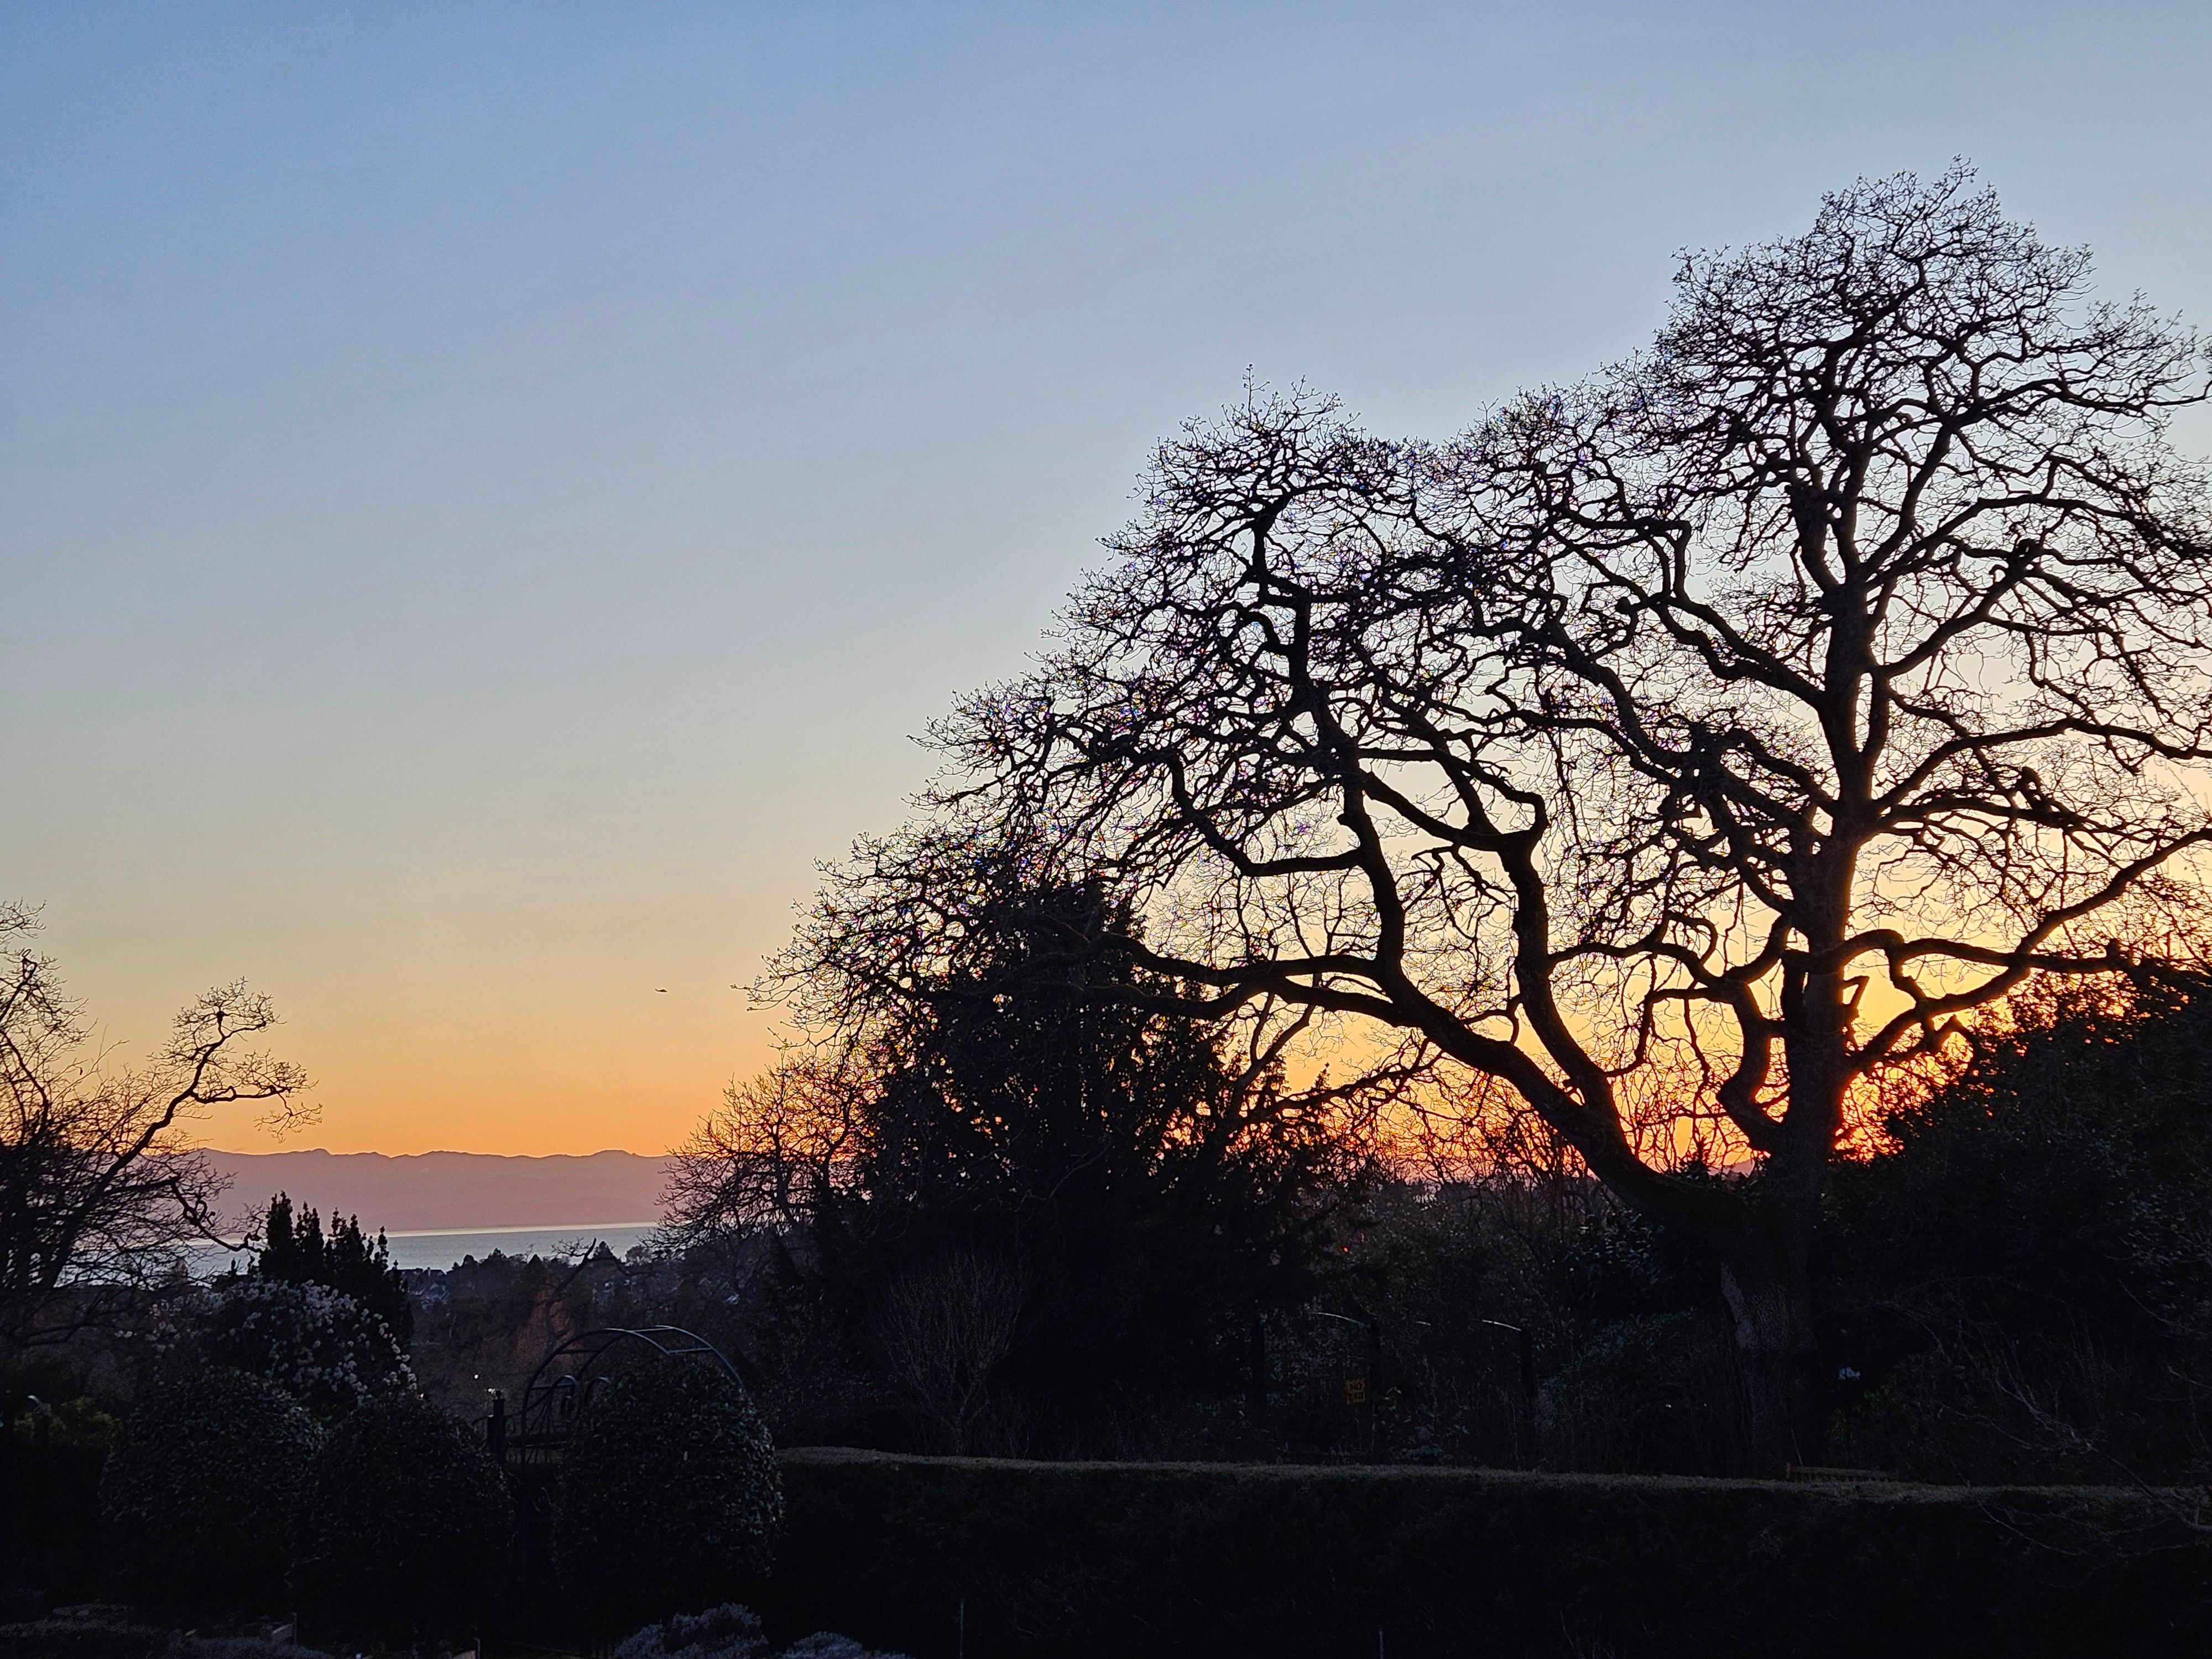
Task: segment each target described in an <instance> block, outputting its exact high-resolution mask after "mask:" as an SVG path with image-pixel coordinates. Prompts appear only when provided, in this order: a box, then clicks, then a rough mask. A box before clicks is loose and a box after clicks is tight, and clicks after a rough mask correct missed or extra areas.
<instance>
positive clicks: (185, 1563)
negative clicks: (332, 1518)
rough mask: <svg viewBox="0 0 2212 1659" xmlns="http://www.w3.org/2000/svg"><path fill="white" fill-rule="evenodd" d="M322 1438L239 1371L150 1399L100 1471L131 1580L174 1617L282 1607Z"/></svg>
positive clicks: (115, 1546)
mask: <svg viewBox="0 0 2212 1659" xmlns="http://www.w3.org/2000/svg"><path fill="white" fill-rule="evenodd" d="M317 1440H318V1433H317V1431H316V1428H315V1424H314V1420H313V1419H312V1418H310V1417H309V1416H308V1415H307V1413H306V1412H305V1411H303V1410H302V1409H301V1407H300V1406H299V1404H298V1403H297V1402H296V1401H294V1400H292V1399H291V1398H290V1397H289V1395H286V1394H285V1393H284V1392H283V1390H282V1389H277V1388H276V1387H275V1386H274V1385H272V1384H270V1383H267V1382H264V1381H263V1380H262V1379H261V1378H259V1377H253V1376H246V1375H245V1374H244V1373H243V1372H240V1371H234V1370H216V1371H210V1372H207V1373H205V1374H204V1375H202V1376H196V1377H191V1378H189V1379H187V1380H185V1381H184V1382H181V1383H173V1384H172V1385H170V1386H169V1387H167V1388H165V1389H160V1390H158V1391H157V1392H155V1393H154V1394H152V1395H149V1396H148V1397H147V1398H146V1399H145V1400H144V1401H142V1402H140V1404H139V1406H138V1407H137V1409H136V1410H134V1411H133V1412H132V1413H131V1414H130V1415H129V1416H128V1417H126V1418H125V1419H124V1422H123V1428H122V1431H121V1433H120V1434H119V1436H118V1437H117V1440H116V1445H115V1449H114V1450H113V1451H112V1452H111V1453H110V1454H109V1455H108V1458H107V1462H106V1467H105V1468H103V1469H102V1470H101V1472H100V1516H101V1520H102V1522H104V1524H105V1527H106V1531H107V1534H108V1538H109V1540H110V1549H111V1553H112V1559H113V1560H114V1562H115V1563H116V1567H117V1571H118V1577H120V1578H121V1580H122V1582H123V1584H124V1586H125V1588H126V1589H128V1590H129V1591H130V1593H131V1595H134V1596H136V1597H137V1598H138V1599H139V1600H141V1601H143V1602H145V1603H146V1604H147V1605H149V1606H150V1607H157V1608H160V1609H161V1610H163V1611H167V1612H174V1613H233V1612H260V1611H265V1610H268V1609H270V1608H273V1607H277V1606H279V1605H280V1604H281V1603H282V1601H283V1599H284V1589H285V1577H284V1575H285V1565H286V1562H287V1559H288V1557H289V1553H290V1549H291V1543H292V1528H293V1520H294V1517H295V1515H296V1514H297V1513H298V1510H299V1506H300V1500H301V1497H302V1495H303V1494H304V1492H305V1491H306V1487H307V1471H308V1467H309V1464H310V1463H311V1462H312V1461H313V1457H314V1455H315V1448H316V1443H317Z"/></svg>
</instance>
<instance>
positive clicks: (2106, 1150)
mask: <svg viewBox="0 0 2212 1659" xmlns="http://www.w3.org/2000/svg"><path fill="white" fill-rule="evenodd" d="M2011 1013H2012V1017H2011V1018H2009V1019H2008V1021H2006V1022H2005V1023H2003V1024H2000V1025H1996V1026H1993V1027H1992V1028H1990V1029H1989V1030H1984V1031H1983V1032H1981V1033H1979V1034H1978V1036H1977V1039H1976V1042H1975V1044H1974V1053H1973V1054H1972V1058H1971V1059H1970V1060H1966V1062H1964V1063H1963V1064H1961V1065H1960V1066H1959V1067H1958V1068H1957V1069H1956V1070H1955V1071H1954V1072H1953V1073H1951V1074H1950V1075H1948V1077H1946V1078H1945V1079H1943V1080H1942V1082H1941V1083H1940V1084H1939V1085H1937V1086H1936V1087H1935V1088H1933V1089H1932V1090H1929V1091H1926V1092H1924V1093H1915V1094H1913V1095H1911V1096H1908V1097H1905V1098H1904V1099H1902V1100H1900V1101H1899V1102H1897V1103H1895V1104H1894V1105H1893V1107H1892V1108H1891V1109H1889V1110H1888V1111H1887V1113H1886V1114H1885V1115H1884V1117H1883V1120H1882V1128H1883V1132H1884V1135H1885V1138H1886V1140H1887V1147H1886V1149H1885V1151H1884V1152H1883V1153H1882V1154H1881V1156H1879V1157H1876V1158H1872V1159H1870V1160H1868V1161H1865V1162H1863V1163H1861V1164H1855V1165H1852V1166H1850V1167H1847V1168H1846V1169H1845V1170H1843V1171H1842V1172H1841V1173H1840V1176H1839V1179H1838V1182H1837V1186H1836V1189H1835V1192H1834V1194H1833V1195H1832V1200H1831V1203H1830V1206H1829V1209H1830V1212H1829V1216H1828V1221H1827V1226H1826V1231H1825V1235H1824V1240H1823V1245H1824V1256H1825V1261H1824V1263H1823V1265H1824V1267H1825V1269H1826V1302H1827V1306H1828V1310H1829V1315H1830V1321H1831V1328H1832V1332H1833V1333H1834V1339H1833V1340H1834V1344H1835V1346H1836V1348H1837V1352H1838V1363H1839V1365H1848V1366H1850V1368H1851V1369H1853V1370H1857V1372H1859V1373H1860V1376H1859V1378H1858V1379H1857V1386H1856V1387H1853V1388H1850V1389H1846V1390H1845V1391H1844V1403H1845V1406H1846V1409H1845V1410H1844V1413H1843V1414H1842V1416H1841V1418H1840V1419H1839V1424H1838V1427H1839V1434H1840V1441H1839V1443H1840V1444H1842V1445H1843V1446H1844V1448H1845V1449H1847V1450H1848V1452H1849V1454H1850V1455H1852V1456H1854V1457H1857V1458H1863V1459H1865V1460H1866V1461H1869V1462H1875V1463H1878V1464H1880V1465H1881V1466H1882V1467H1885V1468H1899V1469H1902V1470H1905V1471H1909V1472H1911V1473H1912V1474H1918V1475H1922V1476H1924V1477H1926V1478H1929V1479H1974V1480H1995V1479H2014V1480H2099V1481H2123V1482H2124V1481H2130V1480H2138V1479H2142V1480H2159V1481H2172V1480H2203V1479H2204V1478H2205V1477H2206V1475H2207V1474H2212V1442H2208V1439H2207V1437H2206V1433H2205V1431H2204V1429H2203V1417H2204V1412H2205V1407H2206V1405H2207V1403H2208V1401H2207V1395H2206V1389H2207V1386H2208V1385H2207V1383H2206V1380H2205V1379H2206V1378H2207V1376H2212V1370H2208V1362H2212V1228H2208V1225H2207V1220H2206V1218H2207V1217H2208V1216H2212V1074H2208V1073H2207V1070H2206V1067H2205V1063H2204V1057H2205V1055H2206V1054H2207V1053H2208V1052H2212V996H2208V995H2207V994H2205V992H2204V990H2203V988H2202V987H2190V986H2185V985H2183V984H2181V983H2178V982H2176V981H2170V980H2169V981H2163V982H2160V981H2152V982H2149V983H2147V984H2145V985H2143V986H2141V987H2134V988H2131V989H2129V990H2126V991H2124V992H2123V993H2120V994H2087V993H2074V994H2063V995H2060V994H2051V995H2043V996H2038V997H2035V998H2033V999H2030V1000H2026V1001H2023V1002H2022V1003H2021V1004H2020V1005H2019V1006H2016V1007H2015V1009H2014V1010H2012V1011H2011Z"/></svg>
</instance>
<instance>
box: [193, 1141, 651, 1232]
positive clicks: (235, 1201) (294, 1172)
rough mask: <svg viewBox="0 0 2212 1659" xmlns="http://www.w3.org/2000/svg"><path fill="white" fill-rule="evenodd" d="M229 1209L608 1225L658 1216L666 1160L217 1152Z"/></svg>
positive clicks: (442, 1223) (404, 1222)
mask: <svg viewBox="0 0 2212 1659" xmlns="http://www.w3.org/2000/svg"><path fill="white" fill-rule="evenodd" d="M207 1156H208V1158H209V1160H210V1162H211V1163H212V1164H214V1165H215V1166H216V1169H218V1170H221V1171H222V1173H223V1174H225V1175H226V1176H229V1177H230V1180H231V1188H230V1194H229V1200H230V1201H229V1208H230V1209H231V1210H232V1211H233V1212H234V1213H236V1214H238V1215H240V1216H241V1217H242V1216H245V1215H246V1214H248V1213H252V1214H258V1213H259V1212H260V1210H261V1208H262V1206H264V1205H265V1204H266V1203H267V1202H268V1200H269V1199H270V1196H271V1195H272V1194H276V1193H279V1192H283V1193H289V1194H291V1195H292V1201H293V1202H294V1203H295V1205H299V1206H307V1205H313V1206H314V1207H315V1208H316V1209H318V1210H319V1211H321V1212H323V1213H324V1214H325V1215H326V1216H327V1215H331V1214H333V1213H336V1214H341V1215H358V1216H359V1217H360V1218H361V1220H362V1225H363V1226H365V1227H368V1228H369V1229H371V1230H372V1231H374V1230H375V1229H377V1228H382V1229H384V1230H385V1231H387V1232H423V1231H465V1230H476V1229H482V1228H488V1227H561V1226H570V1225H574V1226H592V1225H612V1224H615V1223H619V1222H635V1221H651V1220H654V1219H656V1218H658V1217H659V1214H660V1194H661V1188H662V1187H663V1186H664V1185H665V1182H666V1180H667V1170H668V1164H669V1160H668V1159H666V1158H646V1157H641V1156H640V1155H639V1154H638V1153H635V1152H593V1153H592V1154H590V1155H589V1156H588V1157H580V1158H577V1157H557V1158H505V1157H499V1156H495V1155H494V1154H491V1153H487V1152H419V1153H414V1154H410V1155H407V1156H404V1157H392V1156H388V1155H387V1154H386V1153H383V1152H323V1151H321V1150H319V1149H318V1150H316V1151H313V1152H210V1153H208V1154H207Z"/></svg>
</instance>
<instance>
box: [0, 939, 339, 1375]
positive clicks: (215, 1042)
mask: <svg viewBox="0 0 2212 1659" xmlns="http://www.w3.org/2000/svg"><path fill="white" fill-rule="evenodd" d="M36 928H37V916H36V915H35V914H34V913H33V912H32V911H30V910H28V909H27V908H23V907H22V906H20V905H11V906H6V907H0V976H4V982H0V1349H7V1348H22V1347H27V1346H40V1345H44V1344H48V1343H52V1342H58V1341H63V1340H67V1338H68V1337H69V1336H70V1334H73V1333H74V1332H76V1331H77V1330H80V1329H82V1328H85V1327H86V1326H88V1325H91V1324H95V1323H98V1322H102V1321H104V1320H106V1319H107V1318H109V1317H111V1316H113V1315H114V1314H116V1313H117V1312H118V1311H119V1310H121V1309H123V1308H125V1307H126V1306H128V1305H130V1304H131V1302H132V1301H133V1300H134V1299H135V1297H137V1293H138V1292H140V1291H143V1289H144V1288H145V1287H146V1286H147V1285H150V1284H153V1283H155V1282H157V1281H159V1280H160V1279H163V1278H165V1277H167V1276H168V1275H169V1274H170V1273H173V1271H174V1270H175V1268H176V1267H177V1265H178V1263H179V1260H180V1252H181V1249H182V1248H183V1247H184V1246H185V1245H188V1244H190V1243H193V1242H196V1241H207V1242H213V1243H221V1242H227V1241H224V1240H223V1239H222V1231H221V1226H220V1218H219V1217H218V1216H217V1214H216V1208H215V1205H216V1200H217V1199H218V1198H219V1197H220V1196H221V1194H222V1180H221V1179H220V1177H218V1176H216V1174H215V1173H214V1171H213V1170H210V1168H209V1167H208V1165H207V1164H206V1162H205V1161H204V1159H203V1158H199V1157H198V1156H197V1155H196V1154H195V1153H194V1152H192V1151H191V1148H190V1146H189V1145H188V1144H187V1141H186V1139H185V1135H186V1131H187V1128H188V1126H189V1125H190V1123H191V1121H192V1120H193V1119H195V1118H196V1117H197V1116H198V1115H200V1114H201V1113H203V1112H204V1110H205V1109H207V1108H209V1107H210V1106H216V1105H224V1104H229V1103H235V1102H240V1101H256V1102H259V1103H263V1104H264V1106H265V1107H266V1109H267V1111H266V1115H264V1119H263V1121H264V1123H266V1124H274V1125H277V1126H289V1125H293V1124H297V1123H301V1122H304V1121H308V1118H309V1116H310V1114H309V1112H308V1110H307V1107H306V1106H305V1105H304V1103H302V1101H301V1096H302V1095H303V1094H304V1092H305V1091H306V1090H307V1086H308V1085H307V1078H306V1077H305V1075H304V1074H302V1073H301V1071H300V1069H299V1067H298V1066H294V1065H291V1064H290V1063H289V1062H287V1061H284V1060H276V1059H273V1058H271V1057H270V1056H269V1055H267V1054H263V1053H260V1052H258V1050H256V1049H254V1048H252V1042H253V1039H254V1038H255V1037H257V1036H259V1035H260V1034H261V1033H262V1032H264V1031H266V1030H269V1029H270V1027H271V1026H273V1025H274V1024H276V1013H275V1012H274V1010H273V1009H272V1008H271V1007H270V1004H269V1000H268V999H267V998H265V997H263V996H259V995H257V994H253V993H251V992H249V991H247V990H246V987H244V986H243V985H229V986H224V987H219V988H217V989H216V990H212V991H210V992H208V993H206V994H204V995H203V996H201V997H200V998H199V999H198V1000H196V1001H194V1002H193V1003H191V1005H190V1006H187V1007H186V1008H185V1010H184V1011H183V1012H180V1013H179V1015H178V1016H177V1018H176V1020H175V1023H174V1024H173V1028H172V1030H171V1035H170V1038H169V1041H168V1042H167V1045H166V1046H165V1047H163V1048H161V1051H160V1052H159V1053H158V1054H155V1057H154V1058H153V1060H151V1061H150V1062H149V1063H148V1064H147V1065H145V1066H141V1067H137V1068H135V1069H131V1068H121V1067H118V1066H114V1065H113V1064H112V1063H111V1062H112V1055H111V1054H110V1053H109V1052H108V1051H106V1050H105V1049H103V1048H101V1047H100V1046H99V1045H98V1044H97V1043H96V1042H94V1039H93V1036H92V1034H91V1030H90V1028H89V1026H88V1024H87V1023H86V1020H85V1016H84V1011H83V1008H82V1005H81V1004H79V1003H78V1002H76V1001H75V1000H72V999H71V998H70V997H69V996H68V995H67V994H65V993H64V991H63V989H62V987H61V984H60V981H58V979H57V977H56V976H55V974H54V970H53V963H52V959H51V958H50V957H45V956H41V955H40V954H39V953H38V952H36V951H33V950H32V949H31V948H30V939H31V937H32V935H33V933H35V931H36Z"/></svg>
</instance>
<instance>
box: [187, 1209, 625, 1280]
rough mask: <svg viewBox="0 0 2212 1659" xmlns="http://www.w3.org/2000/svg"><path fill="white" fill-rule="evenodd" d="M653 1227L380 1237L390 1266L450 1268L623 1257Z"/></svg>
mask: <svg viewBox="0 0 2212 1659" xmlns="http://www.w3.org/2000/svg"><path fill="white" fill-rule="evenodd" d="M659 1225H660V1224H659V1223H658V1222H654V1221H618V1222H605V1223H601V1224H600V1225H597V1226H588V1225H576V1226H572V1227H488V1228H485V1229H483V1230H482V1231H477V1232H465V1233H448V1232H438V1233H428V1232H425V1233H386V1235H385V1236H384V1237H385V1243H386V1245H388V1246H389V1247H390V1249H391V1251H392V1265H393V1266H394V1267H453V1266H455V1265H456V1264H457V1263H459V1261H460V1260H461V1258H462V1257H464V1256H471V1255H472V1256H474V1257H476V1259H477V1261H483V1259H484V1258H485V1257H486V1256H488V1255H490V1254H491V1253H492V1252H493V1251H494V1250H504V1251H505V1252H506V1253H507V1255H520V1256H532V1255H542V1256H567V1257H569V1258H572V1259H573V1258H574V1257H576V1256H579V1255H585V1254H586V1253H588V1252H590V1251H591V1250H593V1249H597V1248H598V1247H599V1245H600V1244H601V1243H604V1244H605V1246H606V1247H607V1248H608V1249H611V1250H612V1251H613V1252H614V1253H615V1254H616V1255H628V1254H629V1248H630V1246H631V1245H633V1244H641V1243H644V1242H645V1240H646V1238H647V1237H648V1236H649V1235H651V1234H652V1233H653V1231H654V1230H655V1229H656V1228H657V1227H658V1226H659ZM233 1261H236V1262H237V1263H238V1265H239V1266H240V1267H244V1266H245V1265H246V1257H243V1256H240V1257H233V1256H232V1255H230V1254H229V1253H228V1252H227V1251H223V1252H207V1253H203V1254H202V1255H200V1256H199V1257H198V1258H197V1260H196V1261H195V1263H194V1267H195V1271H196V1272H197V1273H222V1271H223V1270H224V1269H225V1268H227V1267H229V1266H230V1265H231V1263H232V1262H233Z"/></svg>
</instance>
